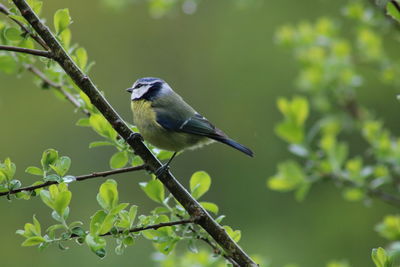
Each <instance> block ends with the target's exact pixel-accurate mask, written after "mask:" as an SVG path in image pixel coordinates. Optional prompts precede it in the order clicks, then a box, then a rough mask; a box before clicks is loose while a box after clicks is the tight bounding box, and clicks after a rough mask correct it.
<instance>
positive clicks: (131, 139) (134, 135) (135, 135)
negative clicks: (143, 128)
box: [127, 133, 144, 143]
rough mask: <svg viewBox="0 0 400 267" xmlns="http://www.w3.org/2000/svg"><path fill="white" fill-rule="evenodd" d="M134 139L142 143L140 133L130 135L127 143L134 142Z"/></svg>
mask: <svg viewBox="0 0 400 267" xmlns="http://www.w3.org/2000/svg"><path fill="white" fill-rule="evenodd" d="M135 139H139V140H140V141H143V140H144V139H143V136H142V135H141V134H140V133H131V135H129V137H128V139H127V141H128V143H129V142H130V141H134V140H135Z"/></svg>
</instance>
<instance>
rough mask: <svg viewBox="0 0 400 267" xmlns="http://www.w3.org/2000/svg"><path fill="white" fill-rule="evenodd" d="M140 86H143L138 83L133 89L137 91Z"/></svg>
mask: <svg viewBox="0 0 400 267" xmlns="http://www.w3.org/2000/svg"><path fill="white" fill-rule="evenodd" d="M142 86H143V84H141V83H138V84H136V85H135V87H133V88H135V89H137V88H140V87H142Z"/></svg>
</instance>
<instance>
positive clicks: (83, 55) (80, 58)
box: [75, 47, 88, 70]
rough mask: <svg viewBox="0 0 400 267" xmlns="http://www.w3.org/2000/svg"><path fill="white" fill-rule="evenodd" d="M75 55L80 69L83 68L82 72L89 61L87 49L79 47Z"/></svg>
mask: <svg viewBox="0 0 400 267" xmlns="http://www.w3.org/2000/svg"><path fill="white" fill-rule="evenodd" d="M75 55H76V63H77V64H78V67H79V68H81V69H82V70H85V67H86V65H87V61H88V55H87V52H86V50H85V48H83V47H79V48H78V49H76V51H75Z"/></svg>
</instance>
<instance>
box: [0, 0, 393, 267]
mask: <svg viewBox="0 0 400 267" xmlns="http://www.w3.org/2000/svg"><path fill="white" fill-rule="evenodd" d="M345 2H346V1H328V0H320V1H318V0H302V1H293V0H281V1H255V2H254V4H252V5H249V6H247V7H246V8H238V7H237V6H236V5H234V4H232V3H231V2H230V1H203V2H201V4H200V5H199V7H198V10H197V12H196V13H195V14H193V15H184V14H181V13H176V14H175V15H173V16H168V17H166V18H161V19H153V18H151V17H150V16H149V14H148V10H147V6H146V5H145V4H139V5H130V6H127V7H126V8H125V9H123V10H121V11H118V12H116V11H114V10H110V9H109V8H107V7H105V6H104V5H101V3H100V2H99V1H96V0H86V1H79V0H69V1H60V0H53V1H44V12H43V16H44V17H46V18H47V19H48V21H51V19H52V16H53V15H52V14H53V13H54V11H55V10H57V9H59V8H64V7H68V8H69V9H70V13H71V16H72V18H73V21H74V23H73V24H72V26H71V29H72V33H73V41H74V42H78V43H79V44H80V45H82V46H83V47H85V48H86V49H87V51H88V52H89V57H90V59H91V60H94V61H95V62H96V65H95V66H94V68H93V69H92V71H91V77H92V78H93V80H94V82H95V83H96V84H97V85H98V86H99V88H100V89H102V90H103V91H104V92H105V94H106V97H107V98H108V100H109V101H110V102H111V104H112V105H113V106H114V107H115V108H116V109H117V110H118V111H119V112H120V114H121V115H122V116H123V117H124V118H125V119H126V120H128V121H130V120H131V113H130V109H129V95H128V94H127V93H126V92H125V90H124V89H125V88H127V87H128V86H130V85H131V84H132V83H133V82H134V81H135V80H136V79H137V78H140V77H143V76H155V77H161V78H163V79H165V80H166V81H167V82H168V83H169V84H170V85H171V86H172V87H173V88H174V89H175V90H176V91H177V92H178V93H179V94H181V95H182V96H183V97H184V98H185V99H186V100H187V101H188V102H189V103H190V104H191V105H192V106H194V107H195V108H196V109H197V110H198V111H200V112H201V113H202V114H203V115H205V116H206V117H207V118H209V119H210V120H211V121H212V122H214V123H215V124H216V125H217V126H219V127H220V128H221V129H223V130H224V131H225V132H226V133H228V134H229V135H230V136H231V137H233V138H234V139H236V140H238V141H240V142H241V143H243V144H245V145H247V146H249V147H251V148H252V149H253V150H254V151H255V153H256V157H255V158H254V159H250V158H247V157H245V156H244V155H242V154H240V153H238V152H237V151H235V150H233V149H229V148H228V147H226V146H223V145H219V144H216V145H212V146H209V147H206V148H204V149H202V150H198V151H196V152H192V151H191V152H187V153H185V154H183V155H182V156H180V157H178V158H177V159H176V160H175V161H174V163H173V167H172V170H173V172H174V173H175V174H176V176H177V177H178V178H179V180H180V181H181V182H182V183H183V184H184V185H187V184H188V180H189V177H190V175H191V174H192V173H193V172H194V171H197V170H205V171H207V172H208V173H209V174H210V175H211V177H212V178H213V184H212V187H211V190H210V192H209V193H208V194H207V195H205V196H204V197H203V199H204V200H207V201H212V202H215V203H217V204H218V205H219V207H220V211H221V213H222V214H225V215H227V218H226V221H225V223H226V224H228V225H230V226H232V227H233V228H234V229H241V230H242V240H241V242H240V244H241V246H242V247H243V248H244V249H245V250H246V251H247V252H249V253H250V254H258V255H261V256H263V257H265V258H267V259H269V260H271V261H272V263H273V264H274V266H282V265H283V264H286V263H290V262H295V263H298V264H300V265H302V266H307V267H314V266H315V267H317V266H324V265H325V263H326V262H328V261H329V260H331V259H348V260H349V262H350V263H351V264H352V266H356V267H357V266H372V262H371V260H370V251H371V248H373V247H377V246H379V245H382V244H383V243H384V242H383V240H382V239H381V238H379V237H378V236H377V234H376V233H375V232H374V231H373V230H372V229H373V227H374V225H375V224H376V223H377V222H378V221H379V220H380V219H381V217H382V216H383V215H384V214H386V213H390V212H394V209H392V208H390V207H389V206H387V205H385V204H381V203H379V202H373V203H371V204H370V205H369V206H368V207H367V206H366V205H363V204H361V203H349V202H345V201H344V200H343V199H342V198H341V196H340V192H339V190H337V189H336V188H335V187H334V186H333V185H332V184H320V185H318V186H315V187H313V189H312V191H311V193H310V194H309V196H308V197H307V198H306V200H305V201H304V202H302V203H298V202H296V201H295V200H294V199H293V196H292V195H291V194H281V193H277V192H272V191H269V190H267V188H266V186H265V181H266V178H267V177H269V176H270V175H272V174H274V173H275V170H276V165H277V163H278V162H279V161H282V160H283V159H286V158H287V157H289V156H290V155H289V154H288V152H287V149H286V145H285V143H284V142H282V141H280V140H279V139H278V138H277V137H276V136H275V134H274V132H273V128H274V125H275V124H276V123H277V121H279V119H280V115H279V113H278V111H277V109H276V105H275V101H276V98H277V97H278V96H289V95H292V94H294V89H293V88H294V86H293V80H294V77H295V75H296V71H297V68H296V66H295V65H294V64H293V62H294V60H293V59H292V57H291V56H290V54H289V53H288V52H287V51H284V50H283V49H281V48H279V47H277V46H276V45H275V44H274V41H273V34H274V32H275V30H276V29H277V27H279V26H280V25H282V24H286V23H296V22H299V21H301V20H314V19H316V18H318V17H320V16H323V15H326V16H338V14H339V13H340V8H341V7H342V6H343V4H344V3H345ZM388 49H392V50H394V49H395V48H394V47H388ZM0 81H1V82H0V88H1V91H0V92H1V93H0V114H1V115H0V125H1V128H0V159H1V160H3V159H4V158H5V157H8V156H9V157H11V159H12V160H13V161H14V162H16V164H17V176H16V178H17V179H20V180H22V181H24V183H25V184H29V183H31V182H32V181H34V177H30V176H29V175H27V174H24V169H25V168H26V167H27V166H29V165H38V164H39V160H40V156H41V153H42V151H43V150H44V149H46V148H50V147H51V148H55V149H57V150H59V151H60V153H61V154H63V155H68V156H70V157H71V158H72V171H71V173H72V174H75V175H79V174H85V173H89V172H92V171H100V170H107V169H109V167H108V159H109V157H110V155H111V153H112V152H113V151H112V150H111V149H107V148H96V149H89V148H88V143H89V142H91V141H94V140H99V139H100V138H99V137H98V136H97V135H96V134H95V133H94V132H93V131H91V130H89V129H87V128H81V127H76V126H74V124H75V122H76V121H77V119H78V118H79V117H80V114H75V113H73V112H72V110H73V109H72V108H71V106H70V104H69V103H67V102H61V101H58V100H55V98H54V96H53V95H52V93H50V92H46V91H41V90H39V89H38V88H37V87H36V86H35V85H34V84H33V83H32V76H31V75H30V74H29V73H23V74H22V75H20V76H19V77H18V78H17V77H14V76H6V75H4V74H0ZM376 86H377V85H374V84H367V85H365V86H364V87H363V90H362V91H360V92H359V93H360V96H361V99H362V101H363V102H364V103H365V104H366V105H367V106H370V107H373V108H374V109H375V110H376V113H377V115H379V116H380V117H383V118H385V119H386V120H387V121H388V126H389V127H390V126H393V127H392V129H393V131H394V132H399V130H400V128H399V127H398V124H397V125H396V121H397V120H398V117H397V116H396V113H397V112H398V108H399V105H398V103H397V102H396V100H395V98H394V97H393V96H394V92H395V91H394V89H393V88H385V90H376ZM379 86H380V87H381V85H379ZM380 89H381V88H380ZM357 142H359V143H357ZM355 145H356V146H362V145H363V143H362V142H361V141H359V140H357V139H355ZM114 178H115V179H116V180H117V181H118V183H119V188H120V194H121V202H130V203H132V204H136V205H138V206H139V207H140V208H139V213H147V212H148V211H149V210H151V209H152V207H154V203H152V202H151V201H149V199H148V198H147V197H146V196H145V195H144V193H143V192H142V191H141V190H140V189H139V187H138V182H141V181H145V180H147V179H148V176H147V175H146V174H145V173H133V174H126V175H119V176H118V177H117V176H115V177H114ZM102 181H103V180H102V179H99V180H98V181H94V180H93V181H87V182H83V183H79V184H78V183H76V184H72V185H71V186H70V188H71V190H72V192H73V199H72V203H71V221H72V220H74V219H80V220H84V221H86V222H87V221H88V218H89V216H90V215H92V214H93V213H94V211H95V210H96V209H97V203H96V200H95V196H96V194H97V190H98V186H99V184H100V183H101V182H102ZM0 211H1V214H2V216H1V218H0V221H1V224H0V225H1V227H0V236H1V239H2V242H1V244H2V247H0V265H1V266H11V267H12V266H59V267H62V266H73V265H74V266H155V263H153V261H152V260H151V253H152V251H153V249H152V248H151V243H150V242H149V241H146V240H140V241H138V242H137V244H136V245H135V246H134V247H130V248H128V249H127V250H126V252H125V254H124V255H123V256H116V255H115V254H114V252H113V251H112V250H113V246H108V250H109V251H108V252H109V253H108V256H107V257H106V258H105V259H103V260H101V259H99V258H98V257H97V256H95V255H94V254H93V253H91V252H90V251H89V249H88V248H87V247H85V246H82V247H79V246H76V245H74V244H71V249H70V250H68V251H66V252H63V251H61V250H59V249H58V248H56V247H51V248H49V249H47V250H46V251H44V252H39V251H38V250H36V249H33V248H23V247H21V246H20V243H21V242H22V238H21V237H19V236H17V235H16V234H15V230H17V229H19V228H22V227H23V224H24V223H25V222H28V221H29V222H30V221H31V220H32V214H33V213H35V214H36V216H37V217H38V219H39V220H40V221H41V222H42V224H43V226H44V227H45V226H46V225H48V224H49V222H50V220H51V218H50V209H48V208H47V207H46V206H45V205H44V204H43V203H42V202H41V201H40V200H39V199H34V200H32V201H12V202H8V201H7V200H6V199H3V200H2V201H1V202H0ZM110 243H111V242H110ZM180 247H181V248H182V249H185V248H184V246H182V245H181V246H180Z"/></svg>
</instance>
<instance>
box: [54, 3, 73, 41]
mask: <svg viewBox="0 0 400 267" xmlns="http://www.w3.org/2000/svg"><path fill="white" fill-rule="evenodd" d="M69 24H71V17H70V16H69V10H68V8H65V9H59V10H57V11H56V13H55V14H54V28H55V30H56V33H57V35H59V34H60V33H61V32H63V31H64V30H65V29H67V28H68V26H69Z"/></svg>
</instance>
